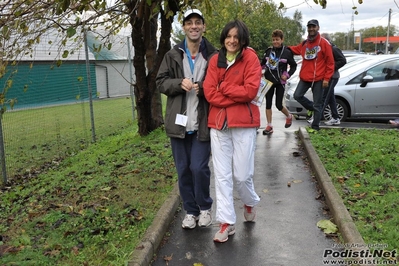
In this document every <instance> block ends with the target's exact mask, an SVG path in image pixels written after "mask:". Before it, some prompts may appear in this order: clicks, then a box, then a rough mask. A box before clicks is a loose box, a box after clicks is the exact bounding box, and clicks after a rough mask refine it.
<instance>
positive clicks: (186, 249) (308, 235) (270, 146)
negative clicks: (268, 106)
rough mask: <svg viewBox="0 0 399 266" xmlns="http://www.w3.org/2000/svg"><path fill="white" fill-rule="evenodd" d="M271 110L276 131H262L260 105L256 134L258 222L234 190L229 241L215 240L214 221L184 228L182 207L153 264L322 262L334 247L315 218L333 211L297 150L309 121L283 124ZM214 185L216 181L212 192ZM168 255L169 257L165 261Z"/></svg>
mask: <svg viewBox="0 0 399 266" xmlns="http://www.w3.org/2000/svg"><path fill="white" fill-rule="evenodd" d="M273 111H274V114H273V119H274V123H273V124H274V133H273V134H272V135H270V136H264V135H262V130H263V129H264V128H265V123H266V122H265V118H264V116H265V115H264V106H262V107H261V114H262V119H263V120H262V125H261V128H260V129H259V134H258V137H257V149H256V156H255V160H256V162H255V165H256V166H255V177H254V181H255V187H256V191H257V193H258V194H259V196H260V197H261V201H260V203H259V205H258V206H257V217H256V222H255V223H246V222H244V217H243V208H242V203H241V201H240V200H239V198H238V196H237V194H235V208H236V212H237V223H236V234H235V235H234V236H231V237H230V238H229V240H228V241H227V242H226V243H214V242H213V240H212V239H213V236H214V234H215V233H216V231H217V230H218V224H217V223H216V222H214V223H213V224H212V225H211V226H209V227H207V228H198V227H197V228H195V229H194V230H183V229H182V228H181V221H182V219H183V217H184V212H182V211H179V212H178V213H177V214H176V217H175V219H174V220H173V222H172V224H171V225H170V228H169V230H168V235H170V237H169V238H168V239H167V241H166V242H165V243H163V244H162V246H161V248H160V249H159V250H158V251H157V254H156V256H157V257H156V259H155V260H154V262H153V263H152V266H161V265H162V266H163V265H170V266H174V265H176V266H189V265H194V264H195V263H201V264H198V265H203V266H219V265H228V266H258V265H261V266H263V265H264V266H269V265H270V266H280V265H281V266H282V265H284V266H294V265H295V266H313V265H314V266H320V265H323V260H322V256H323V251H324V249H326V248H332V246H333V244H334V241H333V240H332V239H331V238H327V237H325V235H324V233H323V232H322V231H321V230H320V229H319V228H318V227H317V226H316V223H317V222H318V221H319V220H321V219H329V217H328V216H326V215H325V214H324V213H323V203H322V202H320V201H318V200H316V197H317V188H316V183H315V181H314V179H313V178H312V175H311V171H310V169H309V167H308V166H307V165H306V164H305V162H304V160H303V159H302V158H301V156H294V153H296V152H301V151H300V150H299V148H298V138H297V136H296V134H295V131H297V130H298V128H299V126H306V121H304V120H302V121H294V122H293V125H292V126H291V127H290V128H288V129H285V128H284V123H285V117H284V115H283V114H281V113H280V112H278V111H277V110H276V109H274V110H273ZM301 155H303V154H301ZM288 182H291V187H289V186H287V183H288ZM214 191H215V187H214V183H213V182H212V184H211V193H212V196H213V198H215V196H214ZM213 213H214V211H213ZM164 256H169V257H171V260H170V261H169V262H168V263H166V261H165V260H164Z"/></svg>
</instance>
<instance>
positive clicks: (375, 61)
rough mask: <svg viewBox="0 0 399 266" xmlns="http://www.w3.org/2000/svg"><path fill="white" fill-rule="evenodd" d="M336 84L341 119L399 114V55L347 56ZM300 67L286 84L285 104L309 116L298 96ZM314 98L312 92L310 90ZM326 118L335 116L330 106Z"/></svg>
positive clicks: (291, 110) (301, 114) (326, 110)
mask: <svg viewBox="0 0 399 266" xmlns="http://www.w3.org/2000/svg"><path fill="white" fill-rule="evenodd" d="M347 61H348V63H347V64H346V65H345V66H344V67H342V68H341V69H340V75H341V77H340V79H339V81H338V83H337V85H336V86H335V98H336V100H337V109H338V114H339V117H340V120H341V121H345V120H346V119H347V118H362V117H367V118H372V117H375V118H384V117H387V118H388V117H399V55H379V56H375V55H356V56H350V57H347ZM298 82H299V71H298V70H297V72H296V75H293V76H292V77H291V78H290V79H289V82H288V83H287V86H286V95H285V105H286V107H287V109H288V110H289V111H290V112H291V113H292V114H293V115H296V116H306V113H307V110H306V109H305V108H303V106H302V105H301V104H300V103H298V102H297V101H296V100H295V99H294V92H295V89H296V86H297V84H298ZM306 97H308V98H309V99H310V100H312V92H311V90H310V89H309V91H308V92H307V93H306ZM323 114H324V119H326V120H330V119H331V111H330V108H329V107H328V106H327V107H326V109H325V110H324V113H323Z"/></svg>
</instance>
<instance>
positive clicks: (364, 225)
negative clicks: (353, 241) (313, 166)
mask: <svg viewBox="0 0 399 266" xmlns="http://www.w3.org/2000/svg"><path fill="white" fill-rule="evenodd" d="M309 135H310V139H311V142H312V145H313V147H314V148H315V150H316V152H317V154H318V156H319V157H320V159H321V161H322V162H323V165H324V167H325V169H326V170H327V172H328V174H329V175H330V177H331V179H332V181H333V183H334V186H335V188H336V189H337V191H338V193H339V195H340V196H341V197H342V199H343V202H344V204H345V206H346V207H347V209H348V210H349V213H350V214H351V216H352V218H353V220H354V222H355V224H356V227H357V228H358V230H359V232H360V234H361V235H362V237H363V239H364V241H365V243H366V244H384V245H387V247H388V248H387V249H390V250H392V249H397V248H398V247H399V246H398V239H399V232H398V230H397V227H398V224H399V213H398V212H397V210H398V207H399V191H398V189H399V156H398V155H399V142H398V139H399V131H398V130H396V129H392V130H378V129H345V128H344V129H328V130H320V131H318V132H313V133H310V134H309Z"/></svg>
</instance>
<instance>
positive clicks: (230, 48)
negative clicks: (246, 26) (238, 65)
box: [224, 28, 241, 54]
mask: <svg viewBox="0 0 399 266" xmlns="http://www.w3.org/2000/svg"><path fill="white" fill-rule="evenodd" d="M224 47H225V48H226V50H227V54H236V53H237V52H238V51H239V50H240V49H241V45H240V42H239V39H238V30H237V28H232V29H230V30H229V33H228V34H227V36H226V39H224Z"/></svg>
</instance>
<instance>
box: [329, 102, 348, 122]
mask: <svg viewBox="0 0 399 266" xmlns="http://www.w3.org/2000/svg"><path fill="white" fill-rule="evenodd" d="M336 102H337V111H338V116H339V120H341V121H342V122H343V121H345V120H346V119H347V118H348V106H347V105H346V104H345V103H344V102H343V101H342V100H340V99H336ZM323 117H324V120H326V121H329V120H330V119H331V118H332V114H331V109H330V106H329V105H327V106H326V108H325V109H324V112H323Z"/></svg>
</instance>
